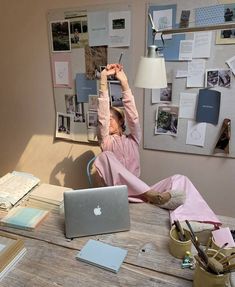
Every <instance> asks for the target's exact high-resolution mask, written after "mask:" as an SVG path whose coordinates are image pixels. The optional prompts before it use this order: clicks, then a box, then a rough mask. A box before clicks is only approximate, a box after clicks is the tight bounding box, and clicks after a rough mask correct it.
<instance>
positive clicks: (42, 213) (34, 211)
mask: <svg viewBox="0 0 235 287" xmlns="http://www.w3.org/2000/svg"><path fill="white" fill-rule="evenodd" d="M48 213H49V211H48V210H42V209H38V208H33V207H23V206H17V207H15V208H12V209H11V210H10V211H9V212H8V214H7V215H6V216H5V217H3V218H2V219H1V221H0V225H3V226H8V227H13V228H19V229H26V230H33V229H34V228H35V227H36V226H37V225H38V224H40V222H41V221H42V220H43V219H44V218H45V217H46V216H47V215H48Z"/></svg>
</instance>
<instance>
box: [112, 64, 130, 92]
mask: <svg viewBox="0 0 235 287" xmlns="http://www.w3.org/2000/svg"><path fill="white" fill-rule="evenodd" d="M115 75H116V78H117V79H118V80H119V81H120V83H121V86H122V90H123V91H126V90H128V89H129V84H128V79H127V76H126V74H125V73H124V71H123V68H122V66H120V65H119V67H116V73H115Z"/></svg>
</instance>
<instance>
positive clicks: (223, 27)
mask: <svg viewBox="0 0 235 287" xmlns="http://www.w3.org/2000/svg"><path fill="white" fill-rule="evenodd" d="M226 29H235V23H225V24H224V23H222V24H217V25H210V26H197V27H187V28H175V29H169V30H158V31H156V33H162V34H164V35H167V34H181V33H187V32H200V31H212V30H226Z"/></svg>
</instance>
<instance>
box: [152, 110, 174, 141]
mask: <svg viewBox="0 0 235 287" xmlns="http://www.w3.org/2000/svg"><path fill="white" fill-rule="evenodd" d="M178 117H179V107H178V106H166V105H165V106H158V109H157V112H156V126H155V135H156V134H165V135H172V136H176V135H177V131H178Z"/></svg>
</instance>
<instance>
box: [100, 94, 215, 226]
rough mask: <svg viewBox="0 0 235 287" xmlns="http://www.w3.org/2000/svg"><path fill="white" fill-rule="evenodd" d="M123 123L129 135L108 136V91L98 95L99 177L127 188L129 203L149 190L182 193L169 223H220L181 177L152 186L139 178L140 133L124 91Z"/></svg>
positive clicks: (135, 113) (111, 183) (184, 178)
mask: <svg viewBox="0 0 235 287" xmlns="http://www.w3.org/2000/svg"><path fill="white" fill-rule="evenodd" d="M123 103H124V108H125V116H126V122H127V124H128V127H129V130H130V134H129V135H128V136H126V135H122V136H121V137H120V136H118V135H114V136H112V135H109V120H110V111H109V97H108V92H106V93H100V97H99V99H98V118H99V141H100V145H101V149H102V151H103V152H102V153H101V154H100V155H99V156H98V157H97V158H96V160H95V162H94V164H95V167H96V170H97V172H98V173H99V175H100V176H101V177H102V178H103V179H104V182H105V184H106V185H108V186H112V185H122V184H124V185H127V187H128V195H129V200H130V201H131V202H143V200H142V199H141V195H143V194H144V193H145V192H146V191H148V190H149V189H153V190H156V191H158V192H163V191H165V190H177V189H179V190H182V189H183V190H185V191H186V201H185V203H184V204H183V205H181V206H179V207H178V208H176V209H175V210H174V211H171V212H170V219H171V222H173V221H174V220H176V219H178V220H179V221H183V220H185V219H188V220H194V221H199V222H208V223H213V224H221V223H220V221H219V220H218V218H217V217H216V215H215V214H214V212H213V211H212V210H211V209H210V207H209V206H208V205H207V203H206V202H205V200H204V199H203V198H202V196H201V195H200V194H199V192H198V191H197V189H196V188H195V186H194V185H193V184H192V182H191V181H190V180H189V179H188V178H187V177H186V176H183V175H174V176H171V177H169V178H166V179H164V180H162V181H160V182H158V183H156V184H155V185H153V186H148V185H147V184H146V183H144V182H143V181H142V180H141V179H139V175H140V162H139V150H138V149H139V144H140V140H141V130H140V125H139V117H138V112H137V110H136V107H135V102H134V97H133V95H132V93H131V91H130V90H128V91H125V92H123Z"/></svg>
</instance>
